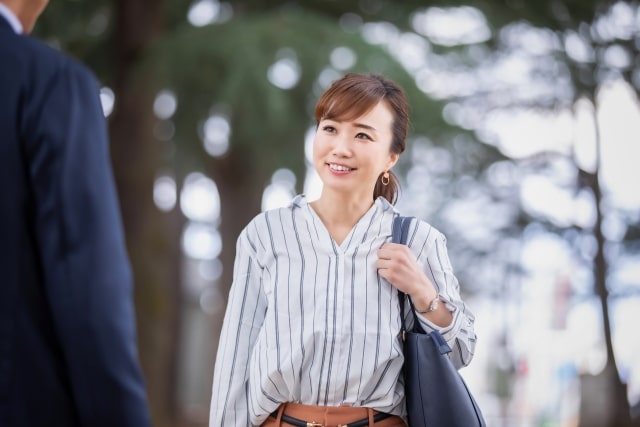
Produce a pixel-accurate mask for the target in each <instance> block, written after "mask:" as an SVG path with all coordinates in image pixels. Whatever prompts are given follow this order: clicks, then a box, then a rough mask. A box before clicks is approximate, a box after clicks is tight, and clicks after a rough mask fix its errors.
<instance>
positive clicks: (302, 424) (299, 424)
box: [271, 411, 391, 427]
mask: <svg viewBox="0 0 640 427" xmlns="http://www.w3.org/2000/svg"><path fill="white" fill-rule="evenodd" d="M271 416H272V417H273V418H277V417H278V411H276V412H274V413H272V414H271ZM390 416H391V414H386V413H384V412H378V413H377V414H375V415H374V416H373V422H374V423H377V422H378V421H382V420H385V419H387V418H389V417H390ZM280 419H281V420H282V421H284V422H285V423H287V424H291V425H294V426H296V427H325V426H324V424H321V423H316V422H309V421H305V420H301V419H299V418H294V417H290V416H289V415H286V414H282V417H281V418H280ZM368 425H369V418H363V419H361V420H358V421H354V422H352V423H349V424H338V427H366V426H368Z"/></svg>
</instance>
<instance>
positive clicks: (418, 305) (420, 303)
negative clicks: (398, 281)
mask: <svg viewBox="0 0 640 427" xmlns="http://www.w3.org/2000/svg"><path fill="white" fill-rule="evenodd" d="M427 289H428V290H423V291H422V292H419V293H418V292H416V293H415V294H411V301H413V306H414V307H415V309H416V311H417V312H418V313H421V314H425V313H430V312H433V311H435V310H437V309H438V306H439V305H440V304H439V301H440V296H439V295H438V292H436V290H435V289H434V288H433V287H432V286H429V288H427Z"/></svg>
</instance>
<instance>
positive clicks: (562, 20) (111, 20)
mask: <svg viewBox="0 0 640 427" xmlns="http://www.w3.org/2000/svg"><path fill="white" fill-rule="evenodd" d="M35 35H36V36H38V37H41V38H43V39H44V40H45V41H46V42H47V43H49V44H51V45H52V46H54V47H56V48H59V49H61V50H63V51H66V52H68V53H70V54H71V55H73V56H75V57H77V58H78V59H79V60H81V61H82V62H84V63H85V64H87V65H88V66H89V67H90V68H91V69H92V70H93V71H94V72H95V73H96V74H97V76H98V78H99V80H100V83H101V97H102V104H103V108H104V112H105V115H106V116H107V118H108V121H109V129H110V135H111V140H112V144H111V147H112V160H113V168H114V172H115V176H116V181H117V187H118V191H119V195H120V202H121V209H122V215H123V219H124V225H125V229H126V236H127V245H128V251H129V254H130V257H131V263H132V266H133V269H134V275H135V300H136V307H137V316H138V331H139V336H138V338H139V343H140V358H141V362H142V366H143V370H144V373H145V376H146V380H147V385H148V388H149V396H150V404H151V408H152V413H153V418H154V425H155V426H157V427H204V426H206V425H207V417H208V409H209V399H210V397H211V380H212V371H213V363H214V359H215V352H216V349H217V341H218V335H219V330H220V327H221V321H222V316H223V314H224V309H225V304H226V298H227V293H228V289H229V286H230V284H231V279H232V268H233V258H234V255H235V240H236V237H237V236H238V234H239V232H240V230H241V229H242V228H243V227H244V226H245V225H246V223H247V222H248V221H249V220H250V219H251V218H252V217H253V216H255V215H256V214H257V213H259V212H260V211H261V210H264V209H269V208H272V207H277V206H281V205H284V204H287V203H288V202H289V201H290V200H291V198H292V196H293V195H294V194H296V193H302V192H304V193H306V194H307V195H309V196H310V197H312V198H313V197H314V196H315V195H317V194H318V191H319V183H318V180H317V177H316V176H315V174H314V172H313V170H312V169H311V168H310V167H309V165H310V158H309V155H310V143H311V139H312V134H313V131H314V122H313V119H312V109H313V106H314V103H315V101H316V99H317V97H318V96H319V95H320V93H321V92H322V91H323V90H324V89H326V88H327V87H328V85H329V84H330V83H331V82H332V81H333V80H335V79H336V78H338V77H340V76H341V75H343V74H344V73H346V72H349V71H355V72H375V73H382V74H384V75H386V76H387V77H390V78H391V79H393V80H395V81H397V82H398V83H400V84H401V85H402V86H403V87H404V88H405V90H406V91H407V94H408V97H409V101H410V104H411V109H412V111H411V116H412V127H411V135H410V140H409V148H408V150H407V152H406V153H405V154H404V156H403V157H402V158H401V161H400V163H399V164H398V166H397V167H396V169H397V172H398V173H399V175H400V177H401V181H402V187H403V193H402V195H401V199H400V202H399V205H398V207H399V209H400V210H401V211H402V212H403V213H404V214H406V215H416V216H419V217H421V218H423V219H425V220H427V221H429V222H430V223H432V224H433V225H435V226H436V227H438V228H439V229H440V230H441V231H443V232H444V233H445V234H446V236H447V237H448V245H449V250H450V256H451V259H452V263H453V265H454V268H455V269H456V272H457V275H458V277H459V280H460V283H461V286H462V292H463V294H464V296H465V298H466V300H467V302H468V304H469V305H470V306H471V308H472V311H474V313H475V314H476V318H477V333H478V336H479V341H478V347H477V351H476V356H475V359H474V361H473V363H472V364H471V366H469V367H467V368H464V369H463V370H462V371H461V373H462V375H463V376H464V377H465V379H466V380H467V382H468V384H469V386H470V388H471V389H472V391H473V392H474V393H475V395H476V397H477V400H478V401H479V403H480V405H481V406H482V408H483V410H484V413H485V415H486V418H487V422H488V424H489V426H498V427H500V426H505V427H506V426H509V427H511V426H513V427H534V426H535V427H538V426H540V427H541V426H547V427H549V426H557V427H569V426H572V427H573V426H575V427H577V426H580V427H591V426H593V427H614V426H615V427H625V426H631V425H636V426H637V425H638V424H639V423H640V421H639V419H640V404H639V402H640V332H638V329H639V327H640V189H639V188H638V186H639V184H638V183H640V168H639V167H638V166H637V163H638V161H640V104H639V102H638V94H639V93H640V8H639V4H638V1H593V0H536V1H525V0H482V1H467V2H465V1H453V0H451V1H448V0H441V1H428V0H422V1H417V0H403V1H391V0H357V1H356V0H299V1H295V0H291V1H279V0H269V1H260V0H253V1H251V0H246V1H230V2H222V1H218V0H194V1H189V0H92V1H83V0H56V1H52V2H51V4H50V5H49V6H48V8H47V10H46V11H45V13H44V14H43V16H42V17H41V19H40V20H39V22H38V24H37V26H36V31H35ZM634 183H635V184H634Z"/></svg>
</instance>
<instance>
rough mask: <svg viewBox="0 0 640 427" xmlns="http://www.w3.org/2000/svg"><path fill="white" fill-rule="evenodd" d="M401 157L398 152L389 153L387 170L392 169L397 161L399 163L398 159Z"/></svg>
mask: <svg viewBox="0 0 640 427" xmlns="http://www.w3.org/2000/svg"><path fill="white" fill-rule="evenodd" d="M399 158H400V154H398V153H389V161H388V162H387V168H386V170H389V169H391V168H392V167H393V166H394V165H395V164H396V163H398V159H399Z"/></svg>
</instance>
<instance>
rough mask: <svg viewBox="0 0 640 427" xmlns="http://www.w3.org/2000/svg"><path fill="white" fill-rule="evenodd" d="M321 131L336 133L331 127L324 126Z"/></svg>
mask: <svg viewBox="0 0 640 427" xmlns="http://www.w3.org/2000/svg"><path fill="white" fill-rule="evenodd" d="M322 130H323V131H325V132H331V133H333V132H335V131H336V128H334V127H333V126H329V125H326V126H323V127H322Z"/></svg>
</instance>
